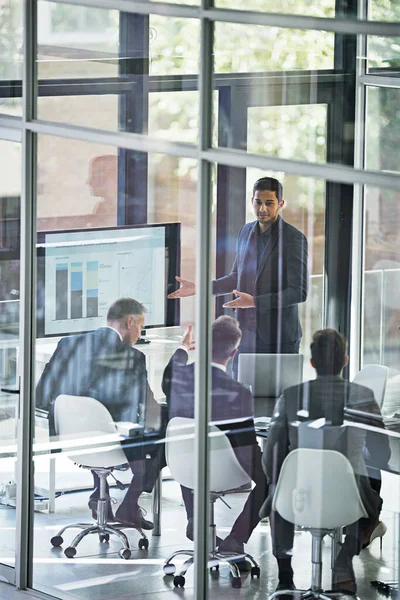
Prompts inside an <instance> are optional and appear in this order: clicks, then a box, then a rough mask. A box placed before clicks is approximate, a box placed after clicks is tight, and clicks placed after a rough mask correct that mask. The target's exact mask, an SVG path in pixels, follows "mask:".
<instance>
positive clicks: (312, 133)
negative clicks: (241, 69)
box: [247, 105, 326, 162]
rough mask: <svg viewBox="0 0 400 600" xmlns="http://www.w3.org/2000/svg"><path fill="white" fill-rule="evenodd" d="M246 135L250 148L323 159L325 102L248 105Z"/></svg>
mask: <svg viewBox="0 0 400 600" xmlns="http://www.w3.org/2000/svg"><path fill="white" fill-rule="evenodd" d="M294 124H296V125H295V126H294ZM248 138H249V141H248V144H247V150H248V151H249V152H254V153H257V154H268V155H272V156H279V158H286V159H291V160H306V161H310V162H325V161H326V105H317V106H315V105H298V106H268V107H256V108H254V107H250V108H249V109H248Z"/></svg>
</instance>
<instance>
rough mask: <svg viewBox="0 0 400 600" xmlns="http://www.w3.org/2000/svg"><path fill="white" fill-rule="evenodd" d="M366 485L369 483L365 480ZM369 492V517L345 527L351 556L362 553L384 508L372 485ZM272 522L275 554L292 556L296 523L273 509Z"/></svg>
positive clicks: (346, 543) (367, 509)
mask: <svg viewBox="0 0 400 600" xmlns="http://www.w3.org/2000/svg"><path fill="white" fill-rule="evenodd" d="M364 485H365V486H366V485H367V483H366V482H365V481H364ZM368 485H369V484H368ZM367 494H368V498H367V499H366V501H364V506H365V508H366V511H367V513H368V517H367V518H363V519H360V520H359V521H357V522H356V523H353V524H352V525H350V526H348V527H346V528H345V529H346V537H345V541H344V544H343V547H344V548H345V550H346V552H347V554H348V555H350V556H351V557H352V556H354V555H356V554H359V553H360V550H361V548H362V545H363V542H364V540H366V539H368V538H369V536H370V534H371V533H372V531H373V530H374V528H375V526H376V523H377V521H378V518H379V513H380V511H381V508H382V498H381V497H380V496H379V494H378V493H377V492H376V491H375V490H373V489H372V488H371V487H370V486H369V489H368V490H367ZM361 496H363V494H361ZM363 500H364V498H363ZM270 523H271V537H272V552H273V554H274V556H275V557H276V558H279V559H282V558H283V559H285V558H291V557H292V554H293V541H294V524H293V523H289V522H288V521H285V519H283V518H282V517H281V516H280V515H279V514H278V513H277V512H276V511H271V514H270Z"/></svg>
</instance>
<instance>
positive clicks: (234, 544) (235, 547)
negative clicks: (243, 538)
mask: <svg viewBox="0 0 400 600" xmlns="http://www.w3.org/2000/svg"><path fill="white" fill-rule="evenodd" d="M218 552H220V553H221V554H228V555H229V554H232V555H233V556H234V555H235V554H239V555H240V554H245V549H244V544H243V542H239V541H238V540H237V539H236V538H234V537H233V536H231V535H228V537H226V538H225V539H224V540H222V541H221V543H220V544H219V545H218ZM230 562H234V563H236V565H237V567H238V569H239V571H242V572H244V573H245V572H247V571H251V566H252V565H251V563H250V562H249V561H248V560H246V559H245V558H244V557H240V556H238V557H237V559H232V560H231V561H230Z"/></svg>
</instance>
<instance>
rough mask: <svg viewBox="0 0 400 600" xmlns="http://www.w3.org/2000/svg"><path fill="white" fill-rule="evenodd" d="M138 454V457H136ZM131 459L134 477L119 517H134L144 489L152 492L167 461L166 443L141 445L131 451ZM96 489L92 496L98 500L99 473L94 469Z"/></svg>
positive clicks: (130, 463)
mask: <svg viewBox="0 0 400 600" xmlns="http://www.w3.org/2000/svg"><path fill="white" fill-rule="evenodd" d="M135 454H136V458H135ZM129 457H130V458H131V460H129V461H128V463H129V467H130V469H131V471H132V474H133V477H132V481H131V483H130V484H129V487H128V490H127V492H126V494H125V496H124V499H123V501H122V503H121V505H120V507H119V508H118V511H117V513H118V517H120V518H121V519H126V520H128V521H129V518H130V517H132V516H133V515H134V513H135V510H136V509H137V506H138V500H139V496H140V495H141V494H142V492H144V491H148V492H151V491H152V489H153V487H154V484H155V482H156V480H157V477H158V475H159V473H160V471H161V469H162V468H163V467H165V466H166V463H165V446H164V444H153V445H151V446H140V447H138V448H137V449H135V452H134V453H131V454H130V456H129ZM92 475H93V482H94V490H93V492H92V494H91V495H90V498H91V499H93V500H97V499H98V498H99V495H100V482H99V477H98V475H97V474H96V473H95V472H94V471H92ZM107 494H109V485H108V482H107Z"/></svg>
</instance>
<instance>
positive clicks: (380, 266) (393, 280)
mask: <svg viewBox="0 0 400 600" xmlns="http://www.w3.org/2000/svg"><path fill="white" fill-rule="evenodd" d="M365 193H366V196H365V227H366V229H365V231H366V237H365V271H364V295H363V306H364V330H363V355H362V359H363V365H369V364H381V365H386V366H387V367H389V379H388V384H387V388H386V393H385V401H384V404H383V408H382V410H383V412H384V414H386V415H393V414H394V413H395V412H397V413H398V412H399V409H400V403H399V394H398V365H399V359H400V356H399V331H398V325H399V307H400V298H399V289H400V250H399V248H400V243H399V242H400V240H399V226H398V224H399V221H400V194H399V192H396V191H393V190H383V189H379V188H370V187H369V188H366V192H365Z"/></svg>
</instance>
